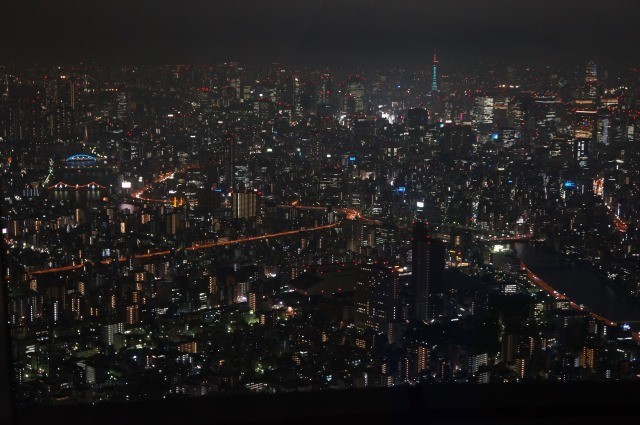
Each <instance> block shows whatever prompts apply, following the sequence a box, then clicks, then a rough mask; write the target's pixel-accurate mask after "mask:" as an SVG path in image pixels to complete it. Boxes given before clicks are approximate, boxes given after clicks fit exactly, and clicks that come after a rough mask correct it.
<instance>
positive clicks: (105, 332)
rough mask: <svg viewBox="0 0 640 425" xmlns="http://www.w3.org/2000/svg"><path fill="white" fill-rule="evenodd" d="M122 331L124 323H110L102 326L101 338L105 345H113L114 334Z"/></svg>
mask: <svg viewBox="0 0 640 425" xmlns="http://www.w3.org/2000/svg"><path fill="white" fill-rule="evenodd" d="M121 333H124V323H123V322H119V323H111V324H109V325H104V326H103V327H102V339H103V341H104V343H105V345H107V346H109V345H114V344H115V336H116V334H121Z"/></svg>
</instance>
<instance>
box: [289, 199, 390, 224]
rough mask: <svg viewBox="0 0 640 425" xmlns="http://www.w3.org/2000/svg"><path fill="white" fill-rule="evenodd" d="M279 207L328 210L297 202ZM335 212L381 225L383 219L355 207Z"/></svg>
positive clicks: (348, 217)
mask: <svg viewBox="0 0 640 425" xmlns="http://www.w3.org/2000/svg"><path fill="white" fill-rule="evenodd" d="M278 208H295V209H298V210H318V211H320V210H321V211H326V210H327V207H326V206H318V205H298V204H297V203H294V204H291V205H286V204H285V205H278ZM333 211H334V212H337V213H338V214H344V216H345V219H347V220H358V221H361V222H363V223H364V224H371V225H377V226H379V225H381V224H382V221H380V220H376V219H373V218H371V217H367V216H366V215H362V213H361V212H360V211H358V210H355V209H353V208H335V209H334V210H333Z"/></svg>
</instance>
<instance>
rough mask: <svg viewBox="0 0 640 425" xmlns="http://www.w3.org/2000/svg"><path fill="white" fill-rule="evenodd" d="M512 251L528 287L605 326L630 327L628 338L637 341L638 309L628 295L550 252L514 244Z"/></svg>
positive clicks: (595, 275) (639, 312) (636, 303)
mask: <svg viewBox="0 0 640 425" xmlns="http://www.w3.org/2000/svg"><path fill="white" fill-rule="evenodd" d="M515 248H516V251H517V252H518V256H519V258H520V269H521V270H523V271H525V272H526V273H527V277H528V279H529V281H530V282H531V283H533V284H535V285H536V286H538V287H539V288H541V289H542V290H544V291H545V292H547V293H548V294H550V295H551V296H552V297H553V298H554V299H556V300H561V301H565V302H567V303H568V305H569V306H570V307H571V309H573V310H576V311H582V312H584V313H585V314H587V312H588V314H589V316H590V317H592V318H593V319H596V320H598V321H599V322H602V323H604V324H606V325H607V326H619V325H621V324H626V325H630V326H631V331H632V337H633V338H634V339H640V334H638V326H639V325H640V305H639V304H638V302H637V301H636V300H634V299H632V298H630V297H629V296H628V294H624V293H620V292H619V291H616V290H615V289H613V288H611V287H610V285H609V284H608V283H607V281H606V279H604V278H602V277H601V276H600V275H598V274H594V273H593V272H592V271H591V270H590V269H589V268H585V267H582V266H581V265H579V264H573V263H571V262H567V260H566V258H565V257H563V256H561V255H558V254H557V253H555V252H554V251H552V250H548V249H545V248H541V247H536V246H532V245H529V244H516V246H515Z"/></svg>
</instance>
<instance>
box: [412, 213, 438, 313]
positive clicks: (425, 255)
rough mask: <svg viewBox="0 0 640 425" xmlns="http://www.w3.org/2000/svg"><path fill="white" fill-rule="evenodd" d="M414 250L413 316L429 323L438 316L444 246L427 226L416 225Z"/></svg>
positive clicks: (413, 238) (413, 241)
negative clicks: (433, 236) (430, 233)
mask: <svg viewBox="0 0 640 425" xmlns="http://www.w3.org/2000/svg"><path fill="white" fill-rule="evenodd" d="M411 250H412V259H411V266H412V269H411V283H412V286H413V290H414V291H415V305H414V308H413V310H414V311H413V315H414V318H415V319H416V320H418V321H420V322H425V323H428V322H430V321H431V320H433V319H434V318H436V317H437V311H436V310H437V304H438V303H437V299H438V295H440V294H442V292H443V280H444V243H443V242H442V241H440V240H437V239H432V238H430V237H429V232H428V230H427V226H426V225H425V224H424V223H420V222H417V223H415V224H414V226H413V235H412V238H411Z"/></svg>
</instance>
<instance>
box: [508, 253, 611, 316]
mask: <svg viewBox="0 0 640 425" xmlns="http://www.w3.org/2000/svg"><path fill="white" fill-rule="evenodd" d="M520 269H522V270H525V271H526V272H527V277H528V278H529V280H530V281H531V282H533V283H534V284H536V285H537V286H538V287H540V288H541V289H543V290H544V291H545V292H547V293H548V294H549V295H551V296H552V297H553V298H555V299H556V300H561V301H568V302H569V306H571V308H572V309H574V310H578V311H584V310H585V309H586V308H585V307H584V306H581V305H578V304H576V303H575V302H573V301H571V300H570V299H569V298H568V297H567V296H566V295H565V294H561V293H559V292H558V291H556V290H555V289H553V288H552V287H551V285H549V284H548V283H546V282H545V281H544V280H542V279H540V278H539V277H538V276H536V275H535V274H533V272H532V271H531V270H530V269H529V268H528V267H527V266H526V265H525V264H524V263H523V262H522V261H520ZM589 315H590V316H591V317H593V318H594V319H596V320H599V321H601V322H604V323H605V324H606V325H607V326H617V325H618V324H617V323H616V322H613V321H611V320H609V319H607V318H605V317H602V316H600V315H599V314H596V313H594V312H589Z"/></svg>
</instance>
